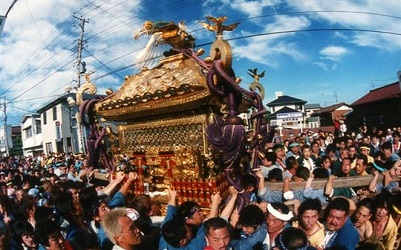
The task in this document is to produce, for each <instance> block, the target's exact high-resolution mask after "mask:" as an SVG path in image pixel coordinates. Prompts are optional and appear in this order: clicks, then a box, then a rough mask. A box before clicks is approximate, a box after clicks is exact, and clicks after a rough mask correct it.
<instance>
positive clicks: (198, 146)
mask: <svg viewBox="0 0 401 250" xmlns="http://www.w3.org/2000/svg"><path fill="white" fill-rule="evenodd" d="M206 121H207V118H206V115H197V116H191V117H185V118H176V119H165V120H158V121H151V122H146V123H140V124H132V125H124V126H119V128H118V130H119V135H120V138H119V139H120V140H119V141H120V147H121V148H122V149H123V151H125V152H126V151H130V152H143V153H146V154H147V155H152V156H155V158H156V155H157V154H159V153H160V152H181V151H180V150H183V149H184V148H185V149H188V150H192V151H197V152H200V153H203V154H204V153H206V152H205V149H206V148H207V145H206V140H205V137H204V135H203V134H204V129H205V126H206ZM191 163H193V160H191ZM187 164H188V162H187V163H186V165H187ZM155 165H157V164H155Z"/></svg>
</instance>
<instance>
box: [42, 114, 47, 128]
mask: <svg viewBox="0 0 401 250" xmlns="http://www.w3.org/2000/svg"><path fill="white" fill-rule="evenodd" d="M43 124H44V125H46V124H47V115H46V111H45V112H43Z"/></svg>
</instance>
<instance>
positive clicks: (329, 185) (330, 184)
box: [324, 175, 336, 198]
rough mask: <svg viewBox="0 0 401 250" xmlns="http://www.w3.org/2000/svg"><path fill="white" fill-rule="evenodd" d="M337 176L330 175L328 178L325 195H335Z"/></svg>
mask: <svg viewBox="0 0 401 250" xmlns="http://www.w3.org/2000/svg"><path fill="white" fill-rule="evenodd" d="M334 178H336V176H334V175H330V176H329V178H328V179H327V182H326V186H325V187H324V195H325V196H327V197H329V198H330V197H331V196H332V195H333V180H334Z"/></svg>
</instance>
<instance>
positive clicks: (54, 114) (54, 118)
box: [53, 106, 57, 121]
mask: <svg viewBox="0 0 401 250" xmlns="http://www.w3.org/2000/svg"><path fill="white" fill-rule="evenodd" d="M55 120H57V106H54V107H53V121H55Z"/></svg>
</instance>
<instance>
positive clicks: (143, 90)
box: [77, 17, 273, 207]
mask: <svg viewBox="0 0 401 250" xmlns="http://www.w3.org/2000/svg"><path fill="white" fill-rule="evenodd" d="M226 19H227V18H226V17H219V18H214V17H207V22H201V25H202V26H204V27H205V28H206V29H207V30H210V31H212V32H214V33H215V41H214V42H213V44H212V45H211V48H210V55H209V56H204V53H205V52H204V50H203V49H198V50H197V51H195V50H194V46H195V38H193V37H192V36H191V35H189V34H188V33H187V32H186V31H185V24H184V23H183V22H181V23H179V24H178V25H177V24H175V23H173V22H168V23H165V22H162V23H152V22H150V21H147V22H146V23H145V24H144V26H143V28H142V29H141V30H140V31H139V32H138V33H137V34H136V35H135V38H136V39H137V38H138V37H139V36H141V35H145V34H146V35H150V36H151V39H150V40H149V43H148V46H147V47H146V51H145V52H144V53H143V54H142V55H141V56H142V58H141V60H142V61H141V62H142V65H141V70H140V72H139V73H136V74H134V75H130V76H126V78H125V80H124V83H123V84H122V86H121V88H120V89H119V90H118V91H116V92H112V91H108V93H107V94H108V95H107V97H106V98H104V99H93V100H88V101H83V100H82V94H83V93H84V92H88V93H91V94H94V93H95V92H96V87H95V85H94V84H92V83H91V82H90V79H89V77H87V82H86V83H85V84H83V85H82V86H81V88H80V89H79V91H78V93H77V100H78V104H79V105H80V120H81V122H82V124H83V125H84V126H85V127H87V129H88V131H89V134H88V136H87V148H88V153H89V159H90V163H91V164H92V165H93V166H98V165H99V161H102V163H103V164H104V165H105V166H106V167H108V168H109V169H110V170H111V171H113V170H114V168H115V166H116V156H118V155H126V156H127V157H128V158H129V159H130V163H131V164H132V165H133V166H135V169H136V171H137V172H138V173H139V179H138V180H137V183H136V184H135V187H134V192H136V193H144V192H147V191H151V192H152V191H160V190H164V189H165V188H166V187H169V186H172V187H173V188H175V189H176V190H178V194H179V195H178V197H180V200H181V201H185V200H194V201H197V202H198V203H199V204H201V205H202V206H205V207H207V206H208V205H209V202H210V195H211V194H212V193H213V192H215V191H220V192H221V195H222V196H223V197H224V195H225V193H226V192H227V189H228V185H229V184H230V185H234V187H236V188H237V189H238V191H240V195H239V203H240V206H243V205H244V204H246V203H247V202H249V198H248V197H247V196H246V195H242V193H243V192H241V191H243V190H242V187H241V186H240V184H239V178H238V175H237V173H239V172H240V171H241V169H240V168H241V166H242V167H243V165H245V164H241V162H242V157H243V156H244V155H246V154H245V153H246V152H247V153H248V155H250V165H251V166H250V167H251V168H256V167H258V164H257V160H256V159H257V157H258V154H260V150H261V149H263V148H264V146H265V143H266V141H267V140H269V139H270V140H271V138H272V137H271V133H272V132H273V129H270V128H269V126H268V124H267V123H266V120H265V118H264V115H265V113H266V110H265V108H264V106H263V104H262V99H263V95H264V89H263V87H262V85H261V84H260V82H259V79H260V78H261V77H263V76H264V72H263V73H262V74H258V73H257V69H252V70H249V74H250V75H251V76H252V77H253V80H254V82H252V83H251V85H250V90H245V89H244V88H242V87H241V86H240V82H241V79H239V78H237V77H236V76H235V73H234V70H233V69H232V50H231V46H230V44H229V42H228V41H226V40H224V39H223V33H224V32H226V31H232V30H234V29H235V28H236V27H237V25H238V24H239V23H234V24H231V25H227V26H226V25H223V22H224V21H226ZM161 44H167V45H169V46H170V48H169V50H168V51H164V56H163V57H162V58H161V59H160V60H159V63H158V64H157V65H156V66H154V67H152V68H148V66H149V64H148V63H147V62H149V61H150V60H151V59H152V58H154V57H155V56H154V54H153V55H152V51H151V48H152V47H154V46H157V45H161ZM202 56H204V58H203V59H202ZM249 112H252V113H251V119H250V120H251V122H250V124H244V121H243V119H242V118H240V117H239V116H238V115H239V114H240V113H249ZM100 119H102V120H106V121H114V122H119V123H120V124H122V125H120V126H119V128H118V132H117V135H115V133H113V131H111V129H110V127H104V128H102V127H100V125H99V123H98V121H99V120H100ZM245 125H247V126H248V127H247V128H246V126H245ZM248 131H252V132H250V133H248ZM106 140H107V144H109V145H111V147H109V149H106V148H105V141H106ZM144 186H145V187H146V186H147V187H149V190H145V189H144Z"/></svg>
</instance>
